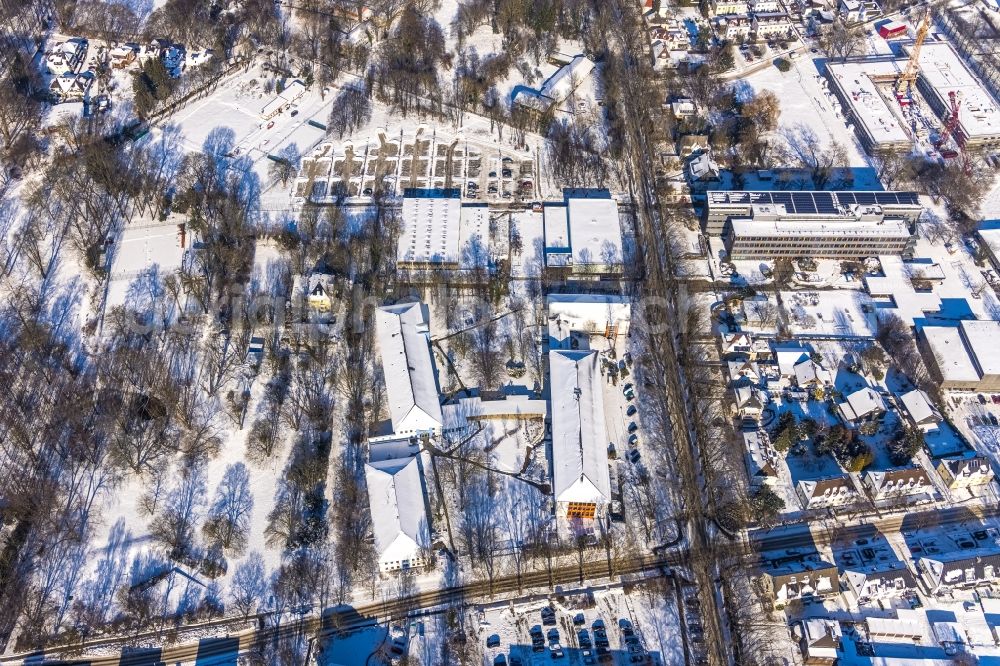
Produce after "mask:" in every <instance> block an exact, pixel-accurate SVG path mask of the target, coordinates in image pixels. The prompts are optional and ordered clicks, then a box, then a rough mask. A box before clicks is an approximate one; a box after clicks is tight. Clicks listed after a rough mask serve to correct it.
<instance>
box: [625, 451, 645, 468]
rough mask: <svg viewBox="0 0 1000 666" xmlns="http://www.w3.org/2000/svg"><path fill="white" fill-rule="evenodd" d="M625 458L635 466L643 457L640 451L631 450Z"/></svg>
mask: <svg viewBox="0 0 1000 666" xmlns="http://www.w3.org/2000/svg"><path fill="white" fill-rule="evenodd" d="M625 457H626V458H628V461H629V462H630V463H632V464H633V465H634V464H636V463H637V462H639V458H641V457H642V455H641V454H640V453H639V449H631V450H629V452H628V455H627V456H625Z"/></svg>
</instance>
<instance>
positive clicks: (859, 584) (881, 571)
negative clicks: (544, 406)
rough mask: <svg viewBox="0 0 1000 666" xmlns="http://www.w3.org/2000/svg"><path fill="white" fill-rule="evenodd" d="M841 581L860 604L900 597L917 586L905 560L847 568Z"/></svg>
mask: <svg viewBox="0 0 1000 666" xmlns="http://www.w3.org/2000/svg"><path fill="white" fill-rule="evenodd" d="M842 581H843V583H844V586H845V587H846V588H847V589H848V590H850V591H851V592H853V593H854V596H855V597H857V600H858V603H862V604H863V603H869V602H877V601H881V600H883V599H893V598H896V597H900V596H902V595H904V594H907V593H908V592H910V591H911V590H914V589H916V587H917V581H916V579H915V578H914V576H913V574H912V573H911V572H910V570H909V569H908V568H907V566H906V563H905V562H894V563H892V564H889V565H880V566H875V567H870V568H866V569H854V568H848V569H847V570H846V571H844V575H843V577H842Z"/></svg>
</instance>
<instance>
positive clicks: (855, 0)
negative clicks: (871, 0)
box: [837, 0, 867, 23]
mask: <svg viewBox="0 0 1000 666" xmlns="http://www.w3.org/2000/svg"><path fill="white" fill-rule="evenodd" d="M837 9H838V11H839V12H840V15H841V16H843V17H844V20H845V21H846V22H847V23H863V22H864V20H865V15H866V13H867V8H866V7H865V3H864V2H862V1H861V0H840V4H839V5H838V7H837Z"/></svg>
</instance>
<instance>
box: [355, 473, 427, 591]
mask: <svg viewBox="0 0 1000 666" xmlns="http://www.w3.org/2000/svg"><path fill="white" fill-rule="evenodd" d="M365 480H366V481H367V483H368V502H369V505H370V506H371V515H372V530H373V531H374V534H375V549H376V550H377V551H378V564H379V570H380V571H382V572H388V571H396V570H398V569H409V568H412V567H419V566H423V565H425V564H426V563H427V561H428V551H429V550H430V547H431V538H430V527H429V525H428V522H427V510H426V507H425V504H424V489H423V484H422V482H421V474H420V463H419V458H418V457H413V458H406V459H392V460H385V461H381V462H370V463H368V464H366V465H365Z"/></svg>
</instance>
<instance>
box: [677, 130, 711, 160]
mask: <svg viewBox="0 0 1000 666" xmlns="http://www.w3.org/2000/svg"><path fill="white" fill-rule="evenodd" d="M706 150H708V135H705V134H685V135H683V136H681V138H680V139H678V141H677V155H678V156H679V157H681V158H682V159H683V158H685V157H687V156H689V155H693V154H695V153H700V152H704V151H706Z"/></svg>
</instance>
